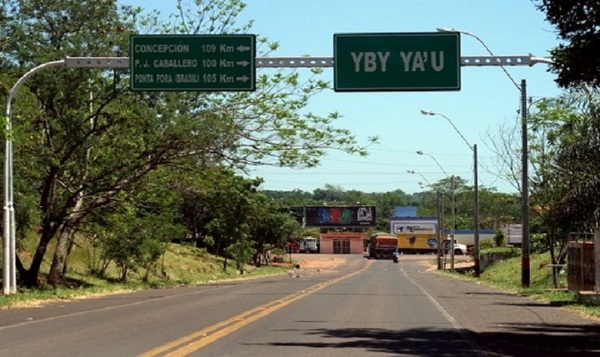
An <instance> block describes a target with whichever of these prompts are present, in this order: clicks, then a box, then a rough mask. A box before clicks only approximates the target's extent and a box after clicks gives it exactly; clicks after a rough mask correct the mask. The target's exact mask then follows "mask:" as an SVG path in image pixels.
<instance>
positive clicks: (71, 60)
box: [65, 54, 552, 68]
mask: <svg viewBox="0 0 600 357" xmlns="http://www.w3.org/2000/svg"><path fill="white" fill-rule="evenodd" d="M333 61H334V59H333V57H310V56H305V57H257V58H256V67H257V68H329V67H333V63H334V62H333ZM538 63H543V64H550V63H552V60H551V59H549V58H545V57H536V56H534V55H532V54H529V55H508V56H461V57H460V65H461V66H463V67H487V66H530V67H531V66H533V65H535V64H538ZM65 65H66V67H67V68H129V57H67V59H66V60H65Z"/></svg>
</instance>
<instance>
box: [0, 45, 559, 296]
mask: <svg viewBox="0 0 600 357" xmlns="http://www.w3.org/2000/svg"><path fill="white" fill-rule="evenodd" d="M460 62H461V63H460V65H461V66H463V67H464V66H476V67H480V66H515V65H519V66H533V65H535V64H537V63H543V64H548V63H552V62H551V61H550V60H549V59H547V58H543V57H535V56H533V55H531V54H530V55H517V56H462V57H460ZM63 65H64V66H65V67H66V68H130V65H129V57H67V58H66V59H64V60H58V61H52V62H47V63H43V64H41V65H39V66H37V67H34V68H33V69H31V70H30V71H29V72H27V73H25V74H24V75H23V76H22V77H21V78H19V80H18V81H17V83H15V85H14V86H13V87H12V88H11V90H10V92H9V95H8V98H7V103H6V123H5V128H6V140H5V152H4V207H3V222H4V228H3V244H2V248H3V250H2V251H3V270H2V272H3V276H2V285H3V292H4V294H5V295H8V294H15V293H16V291H17V288H16V286H17V279H16V243H15V231H16V227H15V212H14V196H13V160H12V133H11V131H12V123H11V114H12V113H11V110H12V101H13V99H14V98H15V96H16V94H17V92H18V90H19V88H20V87H21V86H22V85H23V84H24V83H25V82H26V81H27V79H28V78H29V77H31V76H32V75H34V74H35V73H37V72H39V71H41V70H43V69H46V68H50V67H58V66H63ZM256 67H257V68H330V67H333V58H332V57H257V58H256ZM522 86H523V92H525V90H524V84H523V85H522ZM523 207H525V202H524V203H523ZM523 211H525V209H523ZM525 229H528V227H524V229H523V230H524V231H525ZM525 278H526V277H524V278H523V285H524V286H525V285H528V279H525Z"/></svg>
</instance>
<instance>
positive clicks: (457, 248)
mask: <svg viewBox="0 0 600 357" xmlns="http://www.w3.org/2000/svg"><path fill="white" fill-rule="evenodd" d="M451 243H452V241H451V239H450V238H448V239H445V240H444V241H443V242H442V249H443V250H444V251H446V252H447V253H450V248H451V245H452V244H451ZM454 254H458V255H467V254H468V249H467V246H466V245H464V244H460V243H458V241H457V240H456V239H455V240H454Z"/></svg>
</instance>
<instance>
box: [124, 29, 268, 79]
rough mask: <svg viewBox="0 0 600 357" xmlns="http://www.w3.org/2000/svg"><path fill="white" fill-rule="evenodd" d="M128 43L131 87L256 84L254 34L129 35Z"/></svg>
mask: <svg viewBox="0 0 600 357" xmlns="http://www.w3.org/2000/svg"><path fill="white" fill-rule="evenodd" d="M130 45H131V48H130V56H129V57H130V59H129V62H130V66H131V90H134V91H193V90H196V91H253V90H255V85H256V66H255V57H256V36H255V35H134V36H131V39H130Z"/></svg>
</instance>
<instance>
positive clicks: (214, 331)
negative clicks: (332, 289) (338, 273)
mask: <svg viewBox="0 0 600 357" xmlns="http://www.w3.org/2000/svg"><path fill="white" fill-rule="evenodd" d="M367 262H370V261H367ZM367 267H368V264H365V267H363V268H362V269H361V270H359V271H356V272H353V273H350V274H346V275H344V276H342V277H339V278H336V279H332V280H329V281H326V282H323V283H319V284H316V285H313V286H311V287H309V288H307V289H305V290H303V291H301V292H297V293H293V294H290V295H288V296H285V297H283V298H281V299H278V300H275V301H271V302H268V303H266V304H263V305H261V306H258V307H255V308H253V309H250V310H248V311H245V312H243V313H241V314H238V315H236V316H233V317H231V318H229V319H227V320H223V321H221V322H218V323H216V324H214V325H212V326H209V327H206V328H203V329H201V330H198V331H196V332H193V333H191V334H189V335H186V336H183V337H181V338H178V339H176V340H173V341H171V342H169V343H166V344H164V345H161V346H158V347H156V348H153V349H151V350H149V351H147V352H144V353H142V354H140V355H139V356H138V357H154V356H159V355H161V354H163V353H166V354H165V356H173V357H180V356H187V355H188V354H190V353H192V352H194V351H197V350H199V349H201V348H203V347H205V346H207V345H208V344H210V343H212V342H215V341H217V340H219V339H220V338H222V337H224V336H226V335H228V334H230V333H232V332H234V331H236V330H238V329H240V328H242V327H244V326H246V325H248V324H250V323H252V322H254V321H257V320H259V319H261V318H263V317H265V316H267V315H269V314H271V313H273V312H275V311H277V310H279V309H281V308H282V307H284V306H287V305H289V304H291V303H292V302H294V301H296V300H299V299H301V298H303V297H305V296H308V295H310V294H313V293H315V292H317V291H319V290H321V289H323V288H326V287H328V286H330V285H332V284H335V283H337V282H340V281H342V280H345V279H348V278H350V277H352V276H354V275H356V274H358V273H361V272H363V271H365V270H366V269H367ZM168 351H170V352H168Z"/></svg>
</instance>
